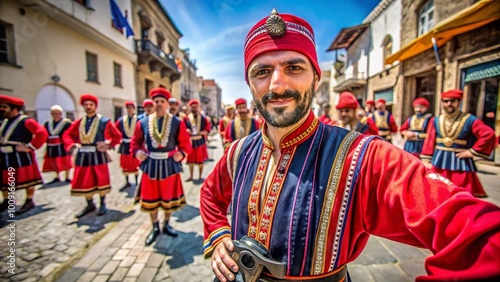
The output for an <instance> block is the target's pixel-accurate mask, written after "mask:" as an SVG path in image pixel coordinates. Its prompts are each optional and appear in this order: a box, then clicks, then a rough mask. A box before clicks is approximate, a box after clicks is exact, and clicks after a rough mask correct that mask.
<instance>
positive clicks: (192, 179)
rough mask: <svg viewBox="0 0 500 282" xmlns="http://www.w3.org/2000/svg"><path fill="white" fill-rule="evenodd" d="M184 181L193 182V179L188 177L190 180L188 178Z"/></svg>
mask: <svg viewBox="0 0 500 282" xmlns="http://www.w3.org/2000/svg"><path fill="white" fill-rule="evenodd" d="M184 181H186V182H189V181H193V179H192V178H191V177H190V178H188V179H186V180H184Z"/></svg>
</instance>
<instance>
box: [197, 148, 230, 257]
mask: <svg viewBox="0 0 500 282" xmlns="http://www.w3.org/2000/svg"><path fill="white" fill-rule="evenodd" d="M237 143H238V142H235V143H234V144H233V145H232V146H231V147H230V148H229V149H228V150H226V151H225V153H224V155H223V156H222V158H221V159H220V160H219V162H218V163H217V164H216V165H215V168H214V170H213V171H212V172H211V173H210V175H209V176H208V177H207V178H206V179H205V182H204V183H203V185H202V187H201V190H200V214H201V218H202V220H203V224H204V225H203V231H204V235H203V238H204V242H203V253H204V255H205V257H208V256H210V255H211V254H212V251H213V249H214V247H215V246H216V245H217V244H218V243H219V242H220V241H221V240H222V238H225V237H230V236H231V227H230V225H229V221H228V219H227V210H228V207H229V204H230V202H231V196H232V186H233V182H232V179H231V177H230V175H229V170H230V169H231V168H230V166H229V164H228V162H227V161H228V154H229V156H230V157H231V158H232V157H234V156H233V152H234V148H235V145H237Z"/></svg>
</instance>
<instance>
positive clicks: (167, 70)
mask: <svg viewBox="0 0 500 282" xmlns="http://www.w3.org/2000/svg"><path fill="white" fill-rule="evenodd" d="M135 51H136V53H137V54H138V55H139V64H149V67H150V70H151V72H155V71H159V72H160V73H161V76H162V77H166V76H168V77H170V79H171V82H173V81H175V80H178V79H179V78H180V75H181V73H180V72H179V69H178V68H177V64H176V63H175V59H174V57H173V56H172V54H167V53H165V52H164V51H163V50H161V49H160V48H158V47H157V46H156V45H155V44H154V43H153V42H151V41H149V40H147V39H141V40H136V41H135Z"/></svg>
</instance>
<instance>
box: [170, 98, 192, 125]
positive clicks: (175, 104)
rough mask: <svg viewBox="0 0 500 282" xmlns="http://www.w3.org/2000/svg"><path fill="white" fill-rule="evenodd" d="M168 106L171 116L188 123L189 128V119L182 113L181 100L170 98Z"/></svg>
mask: <svg viewBox="0 0 500 282" xmlns="http://www.w3.org/2000/svg"><path fill="white" fill-rule="evenodd" d="M168 105H169V112H170V114H171V115H173V116H176V117H178V118H179V119H180V120H181V121H183V122H184V123H186V128H188V127H189V118H188V116H187V115H186V114H185V113H183V112H181V111H180V106H181V104H180V103H179V100H177V99H175V98H170V99H168Z"/></svg>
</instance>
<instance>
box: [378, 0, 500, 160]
mask: <svg viewBox="0 0 500 282" xmlns="http://www.w3.org/2000/svg"><path fill="white" fill-rule="evenodd" d="M498 26H500V1H494V0H480V1H477V0H476V1H474V0H456V1H451V0H443V1H437V0H420V1H410V0H403V1H402V21H401V47H400V50H399V51H397V52H395V54H393V55H391V56H389V57H387V58H386V62H387V63H392V62H393V61H397V60H398V61H400V64H401V72H400V77H399V79H400V80H402V81H403V84H404V85H403V92H402V95H403V99H402V100H401V102H400V103H398V106H399V108H400V109H401V111H402V116H403V117H408V116H409V115H411V114H412V107H411V103H412V101H413V99H415V98H416V97H424V98H426V99H427V100H429V102H430V105H431V108H430V111H431V112H432V113H434V114H436V115H437V114H439V113H440V112H441V105H440V93H441V92H443V91H446V90H449V89H462V90H463V91H464V100H463V102H462V105H461V106H462V110H463V111H464V112H468V113H471V114H474V115H476V116H477V117H478V118H480V119H481V120H483V121H484V122H485V123H486V124H487V125H489V126H490V127H492V128H494V129H495V133H496V135H497V136H498V135H500V100H499V99H498V96H499V82H500V44H499V41H498V38H500V29H499V28H498ZM433 41H434V42H435V44H433V43H432V42H433ZM491 159H492V160H493V159H494V160H495V163H497V164H500V151H499V149H497V151H496V156H492V157H491Z"/></svg>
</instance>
